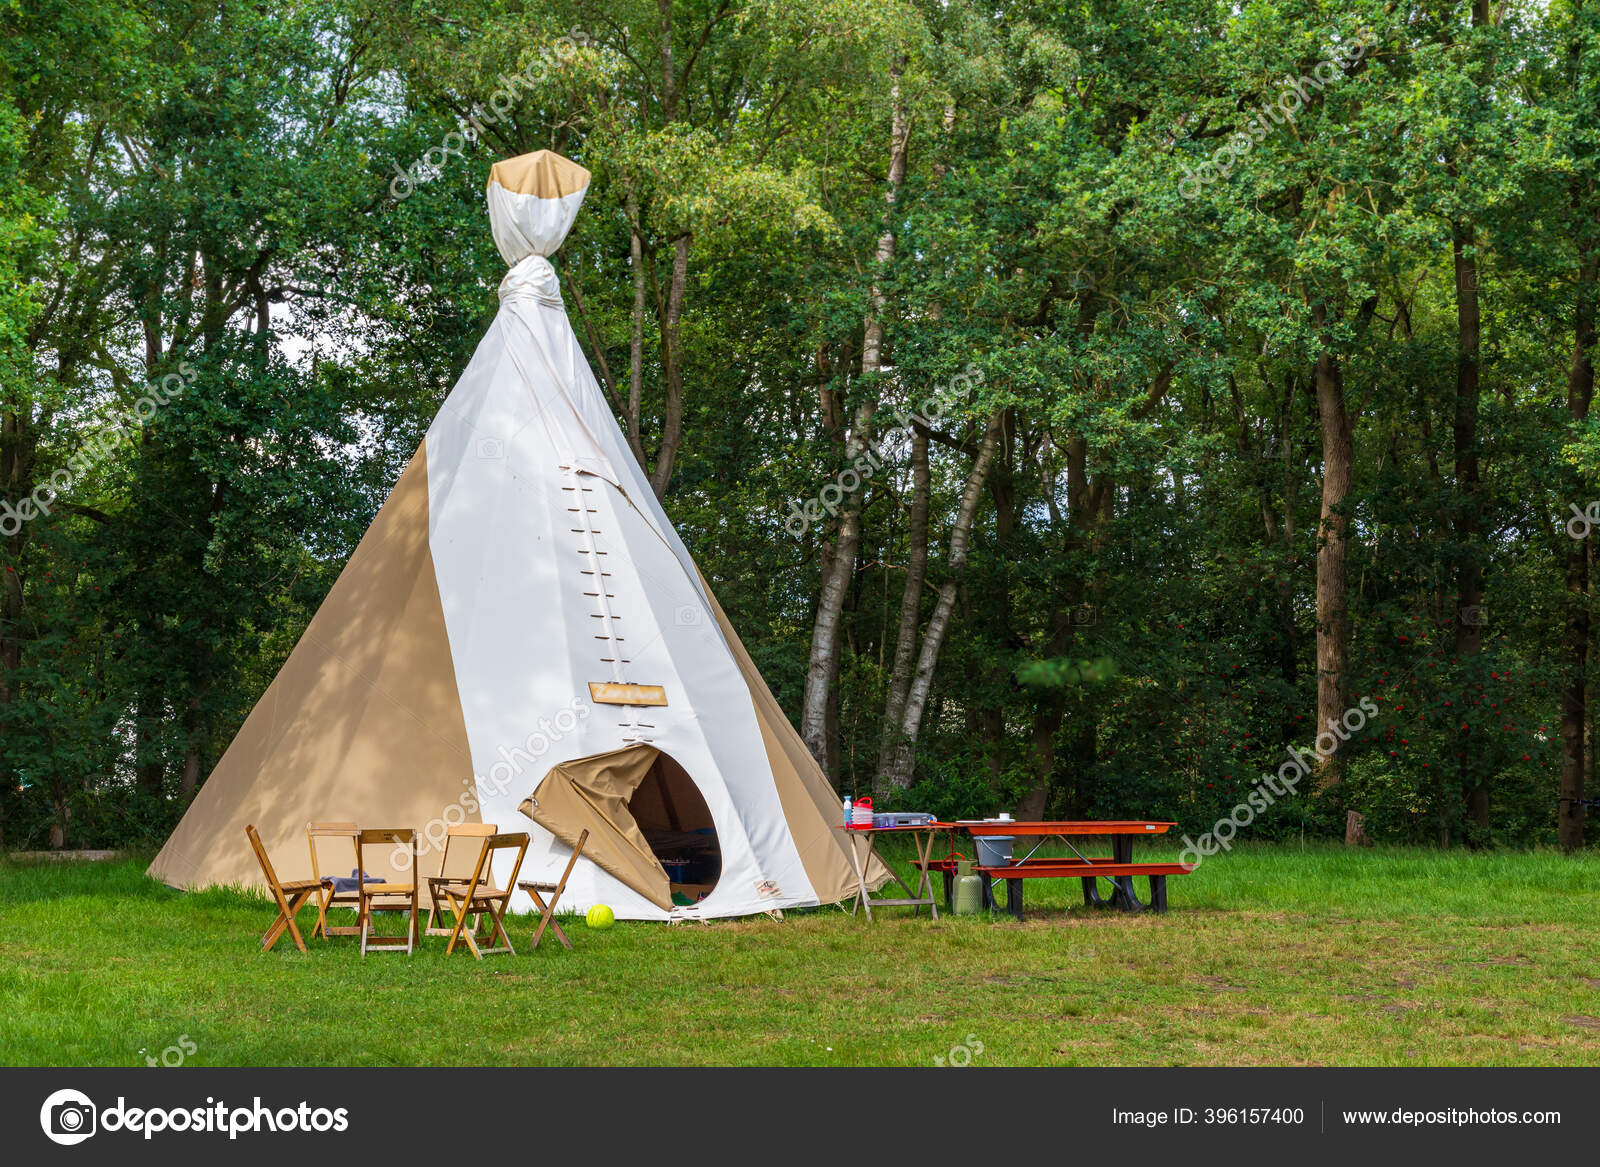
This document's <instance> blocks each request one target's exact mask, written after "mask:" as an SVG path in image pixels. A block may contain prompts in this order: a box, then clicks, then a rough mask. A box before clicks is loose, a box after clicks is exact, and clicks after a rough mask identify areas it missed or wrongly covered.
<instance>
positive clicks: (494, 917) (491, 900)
mask: <svg viewBox="0 0 1600 1167" xmlns="http://www.w3.org/2000/svg"><path fill="white" fill-rule="evenodd" d="M513 847H515V848H516V849H517V857H516V859H515V860H514V861H513V862H512V864H511V874H510V876H509V877H508V878H507V879H506V883H505V887H503V888H497V887H495V886H494V855H495V852H496V851H509V850H511V848H513ZM527 852H528V836H527V835H490V836H489V837H488V838H486V839H484V840H483V849H482V850H481V851H480V852H479V853H478V862H477V864H476V866H474V867H473V869H472V876H471V878H469V879H468V880H466V881H465V882H463V883H442V884H439V885H438V886H437V887H436V888H435V889H434V890H435V893H436V894H439V895H442V896H443V897H444V899H445V902H446V903H448V904H449V906H450V911H451V912H452V913H454V914H455V918H456V926H455V928H454V929H452V930H451V932H450V943H449V945H448V946H447V947H446V948H445V950H444V954H445V955H446V956H449V955H450V954H451V953H452V952H454V951H455V950H456V943H457V942H458V941H460V940H462V939H465V940H466V942H467V947H468V948H470V949H471V950H472V955H473V956H475V957H477V958H478V959H479V960H482V959H483V958H484V957H485V956H487V955H489V954H491V953H495V952H509V953H510V954H511V955H512V956H515V955H516V954H517V950H516V949H515V948H512V947H511V937H509V936H507V935H506V929H505V924H504V922H503V921H504V918H505V914H506V905H507V904H508V903H510V902H511V889H512V888H513V887H514V886H516V881H517V872H519V871H521V870H522V857H523V856H524V855H526V854H527ZM468 916H471V917H472V927H471V928H470V929H467V917H468ZM484 916H488V917H489V923H490V928H489V935H487V936H482V935H474V933H477V932H480V931H481V925H480V921H481V920H482V919H483V917H484ZM463 929H466V930H465V931H463ZM480 940H483V941H486V942H487V943H489V944H491V945H494V947H491V948H479V947H478V941H480ZM496 941H499V943H498V944H496V943H495V942H496Z"/></svg>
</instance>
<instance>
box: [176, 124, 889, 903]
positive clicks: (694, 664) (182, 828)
mask: <svg viewBox="0 0 1600 1167" xmlns="http://www.w3.org/2000/svg"><path fill="white" fill-rule="evenodd" d="M588 186H589V172H588V171H586V170H584V169H583V168H582V167H581V166H578V165H576V164H575V163H573V162H571V161H568V160H567V159H565V158H562V157H560V156H559V155H556V154H552V153H550V152H549V151H544V150H541V151H538V152H536V153H533V154H527V155H524V156H522V157H519V158H513V159H510V160H507V161H503V162H499V163H496V164H495V166H494V167H493V169H492V170H491V172H490V177H489V191H488V202H489V220H490V225H491V227H492V229H493V233H494V240H495V244H496V246H497V247H498V248H499V250H500V254H501V255H502V256H503V257H504V258H505V261H506V262H507V263H508V264H510V265H511V271H510V272H509V274H507V275H506V277H505V279H504V281H503V282H502V283H501V285H500V310H499V313H498V314H497V315H496V317H495V320H494V323H493V325H492V326H491V327H490V329H489V332H488V334H487V335H486V336H485V337H484V339H483V341H482V343H481V344H480V345H479V346H478V350H477V352H476V353H475V354H474V356H473V358H472V361H471V363H470V364H469V365H468V366H467V369H466V371H465V372H464V373H463V374H462V376H461V380H460V381H459V382H457V384H456V386H455V388H454V390H452V392H451V393H450V395H449V397H448V398H447V399H446V401H445V403H444V406H443V408H442V409H441V410H440V412H439V415H438V416H437V417H436V418H435V419H434V421H433V424H432V426H431V427H430V428H429V430H428V433H427V437H426V439H425V440H424V442H423V444H422V446H421V448H420V449H418V450H417V452H416V455H415V456H414V457H413V458H412V460H411V462H410V464H409V465H408V466H407V467H406V469H405V471H404V473H403V474H402V475H401V476H400V480H399V482H398V483H397V484H396V485H395V488H394V490H393V492H392V493H391V494H390V496H389V498H388V501H386V502H385V503H384V505H383V508H382V509H381V510H380V511H379V512H378V515H377V517H376V519H374V521H373V524H372V527H371V528H370V529H369V530H368V532H367V534H366V536H365V537H364V538H363V539H362V541H361V543H360V545H359V546H358V547H357V548H356V551H355V553H354V554H353V555H352V556H351V558H350V561H349V563H348V564H347V565H346V567H345V569H344V571H343V573H342V574H341V575H340V576H339V579H338V581H337V582H336V583H335V585H334V587H333V589H332V591H330V592H329V594H328V596H327V599H326V600H325V601H324V602H323V605H322V607H321V608H320V609H319V610H318V612H317V614H316V616H315V617H314V618H313V619H312V621H311V623H310V625H309V626H308V627H307V629H306V631H305V634H304V636H303V637H302V638H301V640H300V642H299V644H297V645H296V647H295V649H294V651H293V653H292V654H291V655H290V657H289V659H288V661H287V662H286V663H285V664H284V666H283V669H282V671H281V672H280V673H279V674H278V676H277V678H276V679H275V680H274V681H273V682H272V684H271V686H270V687H269V688H268V689H267V692H266V693H265V695H263V696H262V698H261V700H260V702H259V703H258V704H257V705H256V707H255V709H254V710H253V711H252V712H251V714H250V716H249V717H248V718H247V719H246V721H245V724H244V726H243V727H242V728H241V729H240V731H239V733H238V736H237V737H236V738H235V739H234V741H233V743H232V744H231V745H230V747H229V748H228V750H227V752H226V753H225V754H224V755H223V757H222V759H221V760H220V761H219V762H218V764H217V766H216V769H215V770H214V771H213V772H212V774H211V776H210V778H209V779H208V780H207V781H206V783H205V784H204V786H203V787H202V788H201V790H200V793H199V795H198V796H197V797H196V799H195V801H194V803H193V805H192V806H191V807H190V809H189V811H188V813H187V814H185V815H184V818H183V820H182V822H180V823H179V825H178V828H177V830H176V831H174V832H173V835H172V837H171V838H170V839H169V840H168V841H167V844H166V846H165V847H164V848H163V849H162V850H161V853H160V854H159V855H158V856H157V857H156V860H155V862H154V863H153V864H152V865H151V868H150V872H151V874H152V875H154V876H156V877H157V878H159V879H162V880H164V881H165V882H167V883H169V884H172V885H174V886H177V887H185V888H192V887H201V886H207V885H212V884H244V885H255V884H259V883H260V874H259V871H258V870H257V869H256V865H255V862H254V859H253V857H252V854H251V852H250V849H249V848H248V846H246V845H245V834H244V828H245V825H246V824H247V823H254V824H255V825H256V826H257V827H258V829H259V830H260V833H261V837H262V839H263V841H264V842H265V844H266V847H267V849H268V851H269V853H271V854H272V855H273V857H274V860H275V862H278V864H279V868H278V869H279V874H280V875H281V876H282V877H284V878H294V877H295V876H296V875H297V874H299V873H298V872H297V871H296V869H295V860H296V858H297V857H298V856H303V855H306V854H307V848H306V842H305V827H306V823H307V822H308V821H309V820H350V821H354V822H356V823H359V824H361V825H362V826H374V827H379V826H381V827H400V826H413V827H416V828H417V829H418V830H419V831H420V832H421V839H422V844H421V845H422V848H423V851H424V854H423V856H422V858H421V859H420V861H419V866H420V867H421V869H422V871H421V874H424V875H427V874H431V873H432V872H433V871H434V870H436V867H437V863H438V856H437V846H438V844H439V841H440V840H441V839H442V837H443V833H444V829H445V827H446V826H447V825H449V824H453V823H458V822H463V821H473V822H477V821H482V822H492V823H495V824H497V825H498V826H499V828H500V829H501V830H502V831H517V830H527V831H528V832H529V833H530V834H531V835H532V836H533V840H534V841H533V845H532V847H531V848H530V850H529V852H528V857H527V859H526V861H525V863H524V866H523V876H522V877H523V878H531V879H554V878H556V877H557V876H558V875H559V873H560V871H561V870H562V868H563V867H564V866H565V865H566V861H567V859H568V857H569V856H570V854H571V851H570V846H571V845H572V844H573V843H574V842H575V841H576V838H577V836H578V835H579V834H580V833H581V832H582V831H583V830H585V829H587V830H588V831H589V832H590V833H589V841H588V843H587V844H586V846H585V853H584V856H583V858H582V859H581V860H580V862H579V864H578V866H577V867H576V868H575V869H574V872H573V875H572V879H571V882H570V883H569V884H568V890H567V893H566V896H565V897H564V899H563V901H562V903H563V907H577V908H580V909H581V908H584V907H587V906H589V905H592V904H597V903H604V904H608V905H610V906H611V907H612V909H613V910H614V911H615V912H616V914H617V915H618V916H619V917H622V918H625V919H628V918H631V919H665V918H667V917H668V916H669V915H671V914H672V913H674V912H684V911H686V910H687V911H688V912H690V913H692V914H696V915H701V916H738V915H747V914H751V913H754V912H759V911H765V910H770V909H774V908H784V907H791V906H800V905H807V904H817V903H830V902H836V901H839V900H841V899H843V898H845V897H847V896H848V895H850V894H851V893H852V892H853V891H854V890H855V878H854V873H853V868H852V865H851V861H850V858H849V855H848V853H847V851H846V850H845V847H844V844H843V842H842V840H841V839H840V838H839V832H838V831H836V830H834V829H833V827H834V824H835V823H837V822H838V821H839V817H840V810H839V803H838V802H837V801H836V800H835V798H834V794H833V791H832V789H831V788H830V786H829V784H828V782H827V780H826V778H825V777H824V776H823V774H822V773H821V771H820V770H819V769H818V768H817V766H816V764H815V762H813V760H812V758H811V756H810V754H809V753H808V752H807V751H806V749H805V747H804V745H803V744H802V743H801V741H800V738H799V735H798V734H796V732H795V731H794V728H793V727H792V726H791V725H790V724H789V722H788V721H787V720H786V719H785V717H784V715H783V712H782V710H781V709H780V708H779V706H778V704H777V702H776V701H775V700H774V699H773V696H772V694H771V692H770V691H769V690H768V688H767V686H766V684H765V682H763V681H762V679H761V676H760V674H759V673H758V672H757V671H756V668H755V665H754V664H753V663H752V662H751V659H750V657H749V655H748V654H747V653H746V652H745V650H744V648H743V646H742V645H741V644H740V643H739V638H738V637H737V636H736V635H735V634H734V631H733V628H732V627H731V626H730V625H729V623H728V620H727V618H726V616H724V614H723V612H722V609H721V608H720V607H719V606H718V604H717V602H716V599H715V598H714V597H713V596H712V595H711V591H710V589H709V588H708V587H707V585H706V582H705V580H704V579H703V578H702V577H701V576H700V573H699V571H698V570H697V569H696V567H695V564H694V561H693V560H692V559H691V558H690V556H689V552H688V550H687V549H686V548H685V547H684V545H683V543H682V541H681V540H680V539H679V538H678V535H677V533H676V532H675V531H674V530H673V528H672V525H671V523H670V522H668V520H667V517H666V514H665V512H664V511H663V510H662V508H661V506H660V504H659V503H658V502H657V500H656V498H655V495H654V493H653V492H652V491H651V489H650V485H649V483H648V481H647V480H646V478H645V476H644V474H643V472H642V471H641V470H640V468H639V466H638V464H637V463H636V462H635V460H634V458H633V456H632V454H631V452H630V451H629V450H628V447H627V446H626V444H625V442H624V440H623V437H622V434H621V431H620V430H619V429H618V427H617V423H616V420H615V418H613V417H612V415H611V413H610V411H609V409H608V408H607V406H606V403H605V400H604V398H603V396H602V394H601V391H600V388H599V386H598V385H597V384H596V383H595V379H594V376H593V374H592V373H591V372H590V371H589V367H588V364H587V363H586V362H585V361H584V358H583V354H582V352H581V351H580V350H579V348H578V343H577V338H576V337H575V336H574V334H573V331H572V327H571V325H570V324H569V323H568V320H567V316H566V312H565V310H564V308H563V306H562V301H561V294H560V290H559V287H558V284H557V280H556V274H555V270H554V268H552V266H551V264H550V261H549V259H548V258H547V257H548V256H550V255H551V254H553V253H554V252H555V250H556V248H557V247H559V246H560V244H561V241H562V240H563V239H564V238H565V237H566V234H567V232H568V230H569V229H570V228H571V226H572V223H573V219H574V218H575V216H576V215H577V213H578V207H579V205H580V204H581V203H582V202H583V197H584V194H585V192H586V191H587V189H588ZM519 808H521V809H519ZM306 865H307V866H309V861H308V860H307V861H306ZM506 874H507V873H500V875H501V878H504V877H505V875H506ZM873 874H874V875H875V876H876V877H878V878H875V879H874V880H873V882H874V883H876V882H878V881H879V878H881V876H882V874H883V873H882V871H881V870H880V871H876V872H874V873H873ZM685 901H687V902H688V903H690V904H692V905H693V906H692V907H689V908H687V909H685V907H684V906H683V905H684V904H685ZM530 904H531V901H529V900H528V899H527V897H525V896H522V895H521V893H519V895H518V899H517V901H515V902H514V905H513V906H514V907H520V908H526V907H528V906H530Z"/></svg>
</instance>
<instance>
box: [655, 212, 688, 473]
mask: <svg viewBox="0 0 1600 1167" xmlns="http://www.w3.org/2000/svg"><path fill="white" fill-rule="evenodd" d="M688 282H689V234H688V233H687V232H685V233H684V234H682V235H679V236H678V237H677V238H676V239H674V240H673V241H672V282H671V283H670V284H668V285H667V302H666V311H665V313H664V315H663V317H662V320H661V363H662V366H663V370H662V371H663V372H664V373H665V374H666V382H667V401H666V408H665V409H664V410H663V412H662V418H661V448H660V449H659V450H658V451H657V452H656V469H655V473H654V474H652V475H651V476H650V488H651V489H652V490H654V491H655V492H656V497H657V498H664V497H666V493H667V486H668V484H669V483H671V481H672V470H673V467H674V466H675V465H676V464H677V461H678V446H679V443H681V442H682V440H683V337H682V330H681V328H680V323H681V321H682V319H683V293H684V289H685V287H686V286H687V285H688Z"/></svg>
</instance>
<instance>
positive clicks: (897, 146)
mask: <svg viewBox="0 0 1600 1167" xmlns="http://www.w3.org/2000/svg"><path fill="white" fill-rule="evenodd" d="M903 67H904V65H903V62H902V61H899V60H897V61H896V62H895V63H894V64H893V66H891V68H890V71H889V75H890V93H889V100H890V106H891V110H892V112H891V115H890V118H891V122H890V132H889V186H888V189H887V190H886V191H885V192H884V196H883V197H884V213H883V231H882V233H881V234H880V235H879V236H878V246H877V250H876V252H875V253H874V256H873V258H874V262H875V268H874V271H873V279H872V287H871V293H870V297H869V300H870V305H871V307H870V309H869V311H868V313H867V318H866V321H865V323H864V326H863V328H862V340H861V379H862V381H863V382H864V384H863V387H862V392H863V397H862V399H861V400H860V401H859V402H858V403H857V405H856V410H855V417H854V420H853V422H852V424H851V426H850V428H849V429H848V430H847V431H846V432H845V433H844V434H843V435H842V437H843V446H844V464H845V466H846V467H849V466H853V465H854V464H855V461H856V459H857V458H859V457H860V456H861V455H862V454H863V453H864V452H865V451H866V448H867V445H868V443H869V441H870V440H871V426H872V418H873V415H874V413H875V412H876V398H877V394H878V385H877V379H878V375H879V374H881V373H882V372H883V313H884V308H885V299H884V294H883V288H882V285H881V283H880V277H881V275H882V272H883V269H884V268H885V267H887V266H888V264H889V263H890V261H892V260H893V259H894V249H895V234H894V218H893V215H894V206H895V201H896V200H897V199H898V198H899V195H900V188H901V186H902V185H903V184H904V183H905V176H906V156H907V153H908V148H909V145H910V140H911V129H910V122H909V121H908V120H907V117H906V112H905V107H904V103H903V101H902V100H901V94H900V74H901V71H902V69H903ZM829 397H830V395H829V394H827V393H826V392H825V393H824V416H825V419H826V418H827V416H828V415H830V414H831V413H832V412H833V407H832V406H830V404H829ZM839 420H842V419H840V418H834V421H835V422H837V421H839ZM861 493H862V492H861V491H860V490H856V491H853V492H852V493H851V494H850V495H849V496H848V497H847V498H846V499H845V500H844V507H843V509H842V511H841V513H840V516H839V525H838V530H837V537H836V538H835V540H834V546H833V553H832V555H831V556H824V559H823V565H822V594H821V595H820V596H819V597H818V599H817V616H816V621H815V622H814V623H813V625H812V628H811V657H810V661H809V663H808V665H807V668H806V684H805V691H804V695H803V698H802V704H801V709H800V737H801V739H802V740H804V742H805V743H806V748H807V749H809V750H810V751H811V756H812V757H814V758H816V759H817V762H818V764H819V765H821V767H822V768H823V770H824V771H825V772H826V773H828V774H830V775H833V774H835V773H836V771H837V767H836V760H837V754H838V750H837V748H836V739H835V737H834V735H832V734H830V733H829V732H828V701H829V693H830V691H831V684H830V682H831V681H832V680H833V679H835V678H836V677H837V676H838V671H839V653H840V651H841V648H842V645H843V637H842V632H843V614H844V598H845V593H846V592H848V591H849V590H850V581H851V580H852V579H853V578H854V576H855V567H856V551H857V550H858V549H859V547H860V543H861V502H862V499H861Z"/></svg>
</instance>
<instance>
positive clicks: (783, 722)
mask: <svg viewBox="0 0 1600 1167" xmlns="http://www.w3.org/2000/svg"><path fill="white" fill-rule="evenodd" d="M696 574H697V575H699V578H700V586H701V587H702V588H704V589H705V593H706V595H707V596H708V597H709V598H710V600H711V611H712V614H713V615H715V616H716V618H717V627H719V628H721V629H722V635H723V638H724V639H726V640H727V642H728V646H729V647H730V648H731V649H732V650H733V659H734V660H735V661H736V662H738V665H739V672H740V673H741V674H742V675H743V676H744V681H745V684H746V685H747V686H748V687H749V689H750V700H751V702H752V703H753V704H754V705H755V710H756V721H757V723H758V724H759V725H760V726H761V740H762V743H763V744H764V745H765V746H766V747H767V761H768V762H769V763H770V764H771V765H772V779H773V781H774V782H775V783H776V784H777V787H778V800H779V802H780V803H781V804H782V806H783V817H784V818H786V819H787V820H788V822H789V832H790V834H792V835H793V836H794V845H795V850H797V851H799V853H800V862H801V864H802V865H803V866H804V867H805V869H806V878H807V879H809V880H810V881H811V887H812V889H813V890H815V891H816V893H817V899H818V900H819V901H820V902H822V903H825V904H831V903H838V902H839V901H840V900H843V899H847V898H849V897H850V896H853V895H855V894H856V893H857V892H858V891H859V890H860V888H859V887H858V886H857V884H856V873H855V867H854V866H853V865H852V864H851V862H850V856H849V854H848V853H847V852H846V851H845V842H844V840H843V839H841V838H840V837H839V832H838V831H836V830H834V829H833V827H834V824H835V823H838V824H840V825H841V826H842V825H843V823H844V807H843V805H842V799H840V798H839V796H838V795H836V794H834V792H833V785H832V784H831V783H830V782H829V781H828V778H827V776H826V775H825V774H823V772H822V767H820V766H818V765H817V762H816V759H815V758H813V757H812V756H811V751H810V750H808V749H806V744H805V742H804V741H803V740H801V737H800V734H799V733H798V732H797V731H796V730H795V728H794V726H792V725H790V724H789V719H788V717H787V716H785V715H784V712H783V707H782V706H781V705H779V704H778V699H777V698H776V697H774V696H773V695H772V690H771V689H769V688H768V687H767V682H766V680H765V678H763V677H762V675H761V673H760V671H759V670H758V669H757V668H756V663H755V661H753V660H751V659H750V654H749V653H748V652H746V651H745V647H744V644H743V643H742V642H741V641H740V640H739V634H738V633H737V632H735V631H734V630H733V625H732V624H730V623H729V622H728V616H727V613H725V612H723V610H722V605H721V604H719V603H718V602H717V597H716V596H714V595H712V593H711V585H709V584H708V583H706V577H705V576H704V575H700V573H699V572H698V570H697V571H696ZM889 878H890V875H889V869H888V868H887V867H885V866H884V863H883V860H881V859H879V858H878V857H877V856H876V855H874V856H873V857H872V862H871V865H870V867H869V869H868V871H867V882H868V885H869V886H871V887H873V888H878V887H881V886H883V884H884V883H886V882H887V881H888V880H889Z"/></svg>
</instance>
